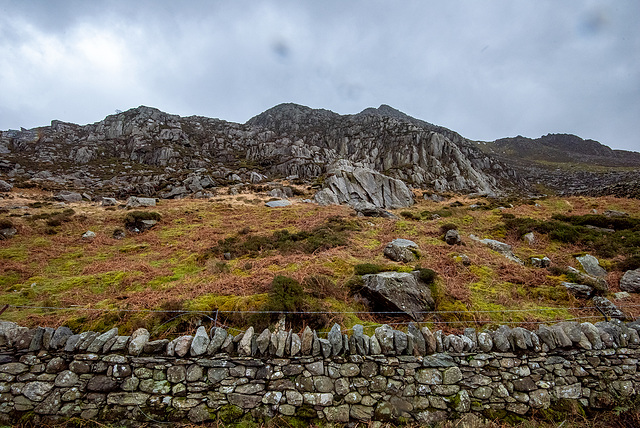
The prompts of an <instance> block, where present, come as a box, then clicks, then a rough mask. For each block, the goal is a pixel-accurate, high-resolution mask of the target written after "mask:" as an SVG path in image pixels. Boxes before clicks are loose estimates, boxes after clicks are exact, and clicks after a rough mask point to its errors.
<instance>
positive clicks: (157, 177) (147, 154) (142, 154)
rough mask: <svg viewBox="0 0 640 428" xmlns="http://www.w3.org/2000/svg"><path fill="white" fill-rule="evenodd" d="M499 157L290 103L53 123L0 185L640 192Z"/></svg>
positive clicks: (374, 119)
mask: <svg viewBox="0 0 640 428" xmlns="http://www.w3.org/2000/svg"><path fill="white" fill-rule="evenodd" d="M576 138H577V137H576ZM561 139H562V138H561ZM569 140H571V141H569V143H570V144H568V145H566V144H565V146H566V147H564V146H563V147H564V148H563V149H562V150H563V153H567V154H569V155H574V154H577V153H578V154H579V153H581V152H582V149H579V148H578V147H579V144H578V143H579V142H578V143H575V142H574V141H573V140H572V139H569ZM576 141H577V140H576ZM580 141H582V140H580ZM539 143H540V144H543V143H545V142H539ZM582 143H584V144H586V145H589V144H591V143H590V142H582ZM545 144H546V143H545ZM562 144H564V143H562ZM592 145H593V144H592ZM596 145H597V143H596ZM596 145H593V146H594V147H595V148H594V149H593V150H592V151H593V153H591V154H590V156H599V158H598V159H600V158H602V159H606V160H611V162H613V163H611V165H612V166H613V165H622V164H624V165H626V166H638V165H640V155H638V156H635V155H637V154H634V153H633V152H621V151H611V150H610V149H608V148H606V147H605V146H601V145H597V147H596ZM525 146H526V145H525ZM525 146H523V147H525ZM500 147H502V146H500V144H498V145H495V144H490V143H485V142H473V141H471V140H468V139H466V138H463V137H462V136H460V135H459V134H457V133H456V132H453V131H451V130H449V129H446V128H443V127H440V126H436V125H433V124H430V123H428V122H424V121H421V120H418V119H415V118H412V117H410V116H407V115H406V114H403V113H401V112H399V111H397V110H395V109H393V108H391V107H389V106H384V105H383V106H380V107H379V108H377V109H375V108H370V109H366V110H364V111H362V112H361V113H358V114H354V115H338V114H335V113H333V112H330V111H327V110H317V109H311V108H308V107H304V106H300V105H296V104H282V105H279V106H276V107H273V108H272V109H269V110H267V111H265V112H264V113H261V114H260V115H258V116H256V117H254V118H252V119H251V120H249V121H248V122H247V123H246V124H238V123H231V122H226V121H223V120H219V119H211V118H206V117H201V116H190V117H180V116H176V115H171V114H168V113H164V112H161V111H160V110H158V109H155V108H150V107H145V106H140V107H137V108H134V109H131V110H128V111H125V112H121V113H117V114H115V115H110V116H107V117H106V118H105V119H103V120H101V121H99V122H96V123H94V124H88V125H82V126H80V125H76V124H72V123H65V122H61V121H57V120H54V121H52V122H51V125H50V126H42V127H39V128H34V129H22V130H19V131H18V130H8V131H3V132H0V153H2V156H3V159H2V160H0V179H2V180H4V181H5V182H7V183H8V184H13V183H12V181H14V180H15V181H17V182H23V181H31V182H32V183H34V184H38V185H41V186H44V187H48V188H51V189H53V190H59V189H61V188H73V189H77V190H83V191H84V190H87V189H92V190H96V191H97V190H99V191H100V192H101V193H103V194H106V193H111V194H112V195H114V196H117V197H119V198H122V199H126V198H127V197H128V196H131V195H134V196H153V197H160V196H162V197H171V198H179V197H185V196H192V195H193V196H195V197H206V196H207V195H208V194H210V192H211V191H212V190H213V189H214V188H215V187H217V186H222V185H227V184H229V183H231V182H236V183H239V182H242V183H259V182H262V181H266V180H268V179H274V178H286V177H288V178H291V179H298V180H303V181H307V182H309V183H311V182H312V181H313V180H315V179H317V178H321V177H323V176H325V175H326V174H329V173H330V172H331V170H332V169H334V167H333V165H334V164H335V163H336V161H339V160H343V161H346V162H348V163H349V164H350V165H352V166H353V167H354V168H364V169H368V170H372V171H375V172H377V173H379V174H382V175H383V176H386V177H389V178H391V179H397V180H401V181H402V182H404V183H407V184H408V185H411V186H413V187H417V188H422V189H425V190H429V191H431V192H433V191H435V192H445V191H452V192H467V193H468V192H480V193H484V194H497V193H500V192H501V191H505V190H506V191H513V190H517V189H520V190H522V191H525V192H526V191H528V189H530V188H531V186H530V185H529V184H530V183H535V182H540V183H542V184H545V185H549V186H550V187H555V188H558V189H559V191H562V192H564V191H568V192H571V193H577V192H580V191H589V190H592V189H594V188H596V187H598V188H602V187H603V186H605V185H610V186H614V187H615V186H617V187H616V189H617V190H612V192H613V191H615V192H618V193H620V192H622V193H625V192H626V193H629V192H631V193H633V194H637V186H636V187H635V188H634V186H627V185H626V183H630V182H631V181H635V182H637V181H638V179H639V178H640V175H638V174H639V173H637V172H633V171H632V172H629V171H617V170H616V171H609V172H606V173H594V172H591V171H586V170H585V171H576V172H572V173H569V172H566V171H559V170H556V169H549V168H546V169H545V168H542V167H541V166H540V164H535V162H534V163H532V161H523V159H525V158H524V157H518V156H510V155H509V154H508V153H510V151H509V150H506V149H504V150H502V149H500ZM505 147H506V146H505ZM518 147H520V146H518ZM546 147H550V146H546ZM589 147H590V146H589ZM514 150H515V149H514ZM518 150H519V149H518ZM576 150H577V151H576ZM515 151H516V152H517V150H515ZM505 153H506V154H505ZM570 157H571V156H570ZM534 158H535V157H534ZM534 158H532V159H533V160H535V159H534ZM572 159H573V158H572ZM590 159H591V158H590ZM555 160H556V161H557V159H555ZM607 162H608V161H607ZM594 184H595V185H594ZM621 186H622V187H621ZM163 195H164V196H163ZM632 197H634V196H632ZM325 200H330V199H327V198H325ZM365 200H366V199H365ZM331 203H333V202H331Z"/></svg>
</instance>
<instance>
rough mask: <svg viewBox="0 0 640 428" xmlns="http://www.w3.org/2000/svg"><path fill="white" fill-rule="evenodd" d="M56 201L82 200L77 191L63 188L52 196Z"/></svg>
mask: <svg viewBox="0 0 640 428" xmlns="http://www.w3.org/2000/svg"><path fill="white" fill-rule="evenodd" d="M54 198H55V199H56V200H57V201H62V202H80V201H82V195H81V194H80V193H77V192H69V191H67V190H63V191H62V192H60V193H58V194H57V195H55V196H54Z"/></svg>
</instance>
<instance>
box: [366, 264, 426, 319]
mask: <svg viewBox="0 0 640 428" xmlns="http://www.w3.org/2000/svg"><path fill="white" fill-rule="evenodd" d="M362 278H363V280H364V287H363V289H362V294H363V295H364V296H365V297H366V298H367V299H368V300H369V302H370V304H371V306H372V307H373V309H375V310H380V311H399V312H404V313H406V314H407V315H408V316H410V317H411V318H413V319H414V320H416V321H422V320H423V319H424V314H423V313H421V312H424V311H432V310H433V309H434V308H435V302H434V300H433V298H432V297H431V290H430V289H429V287H427V285H425V284H424V283H423V282H422V281H420V280H419V279H418V278H419V276H418V274H417V272H415V273H409V272H382V273H379V274H375V275H364V276H363V277H362Z"/></svg>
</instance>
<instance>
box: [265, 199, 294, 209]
mask: <svg viewBox="0 0 640 428" xmlns="http://www.w3.org/2000/svg"><path fill="white" fill-rule="evenodd" d="M265 205H266V206H268V207H269V208H278V207H288V206H289V205H291V202H289V201H287V200H286V199H279V200H277V201H269V202H267V203H265Z"/></svg>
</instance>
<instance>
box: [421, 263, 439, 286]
mask: <svg viewBox="0 0 640 428" xmlns="http://www.w3.org/2000/svg"><path fill="white" fill-rule="evenodd" d="M417 270H418V272H420V280H421V281H422V282H424V283H425V284H427V285H429V284H433V283H434V282H435V280H436V278H437V277H438V273H437V272H436V271H434V270H432V269H428V268H420V267H418V268H417Z"/></svg>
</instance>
